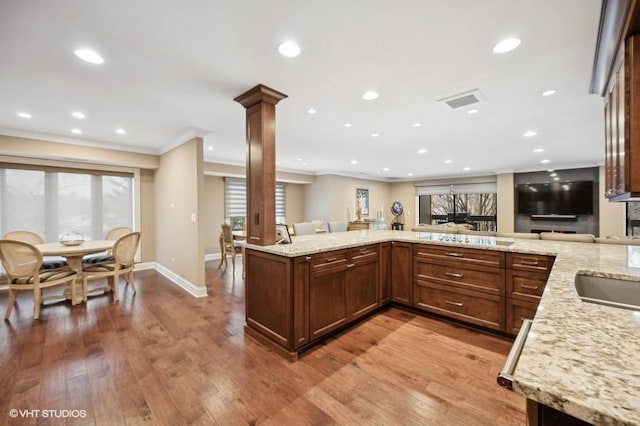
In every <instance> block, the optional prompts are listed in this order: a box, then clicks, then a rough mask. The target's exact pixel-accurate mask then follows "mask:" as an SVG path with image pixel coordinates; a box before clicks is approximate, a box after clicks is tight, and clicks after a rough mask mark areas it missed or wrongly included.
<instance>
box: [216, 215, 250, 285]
mask: <svg viewBox="0 0 640 426" xmlns="http://www.w3.org/2000/svg"><path fill="white" fill-rule="evenodd" d="M221 228H222V232H221V233H220V250H221V253H220V264H219V265H218V268H220V267H221V266H222V264H223V263H224V268H225V269H227V255H229V254H230V255H231V263H232V270H233V273H234V275H235V273H236V254H237V253H238V252H240V253H241V254H242V277H244V274H245V270H244V248H245V247H246V245H247V243H246V241H238V240H235V239H234V238H233V232H232V231H231V225H229V224H228V223H223V224H222V225H221Z"/></svg>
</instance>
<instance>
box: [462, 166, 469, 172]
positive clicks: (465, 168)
mask: <svg viewBox="0 0 640 426" xmlns="http://www.w3.org/2000/svg"><path fill="white" fill-rule="evenodd" d="M462 170H463V171H465V172H468V171H469V170H471V167H463V168H462Z"/></svg>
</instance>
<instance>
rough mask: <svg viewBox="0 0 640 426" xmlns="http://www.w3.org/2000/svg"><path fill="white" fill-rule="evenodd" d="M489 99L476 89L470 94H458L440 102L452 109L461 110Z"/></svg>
mask: <svg viewBox="0 0 640 426" xmlns="http://www.w3.org/2000/svg"><path fill="white" fill-rule="evenodd" d="M486 100H487V98H486V97H485V96H484V95H483V94H482V92H480V90H478V89H475V90H471V91H469V92H464V93H458V94H457V95H453V96H449V97H447V98H442V99H438V102H444V103H445V104H446V105H447V106H448V107H449V108H451V109H460V108H464V107H468V106H470V105H475V104H479V103H480V102H486Z"/></svg>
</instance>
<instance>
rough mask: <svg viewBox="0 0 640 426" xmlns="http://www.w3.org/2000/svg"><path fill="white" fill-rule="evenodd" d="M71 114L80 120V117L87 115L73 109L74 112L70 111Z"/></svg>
mask: <svg viewBox="0 0 640 426" xmlns="http://www.w3.org/2000/svg"><path fill="white" fill-rule="evenodd" d="M71 116H72V117H73V118H77V119H78V120H82V119H84V118H86V117H87V116H86V115H84V113H82V112H80V111H74V112H72V113H71Z"/></svg>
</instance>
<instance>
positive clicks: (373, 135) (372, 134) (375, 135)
mask: <svg viewBox="0 0 640 426" xmlns="http://www.w3.org/2000/svg"><path fill="white" fill-rule="evenodd" d="M378 136H380V135H379V134H377V133H371V137H372V138H377V137H378Z"/></svg>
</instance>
